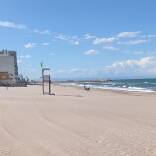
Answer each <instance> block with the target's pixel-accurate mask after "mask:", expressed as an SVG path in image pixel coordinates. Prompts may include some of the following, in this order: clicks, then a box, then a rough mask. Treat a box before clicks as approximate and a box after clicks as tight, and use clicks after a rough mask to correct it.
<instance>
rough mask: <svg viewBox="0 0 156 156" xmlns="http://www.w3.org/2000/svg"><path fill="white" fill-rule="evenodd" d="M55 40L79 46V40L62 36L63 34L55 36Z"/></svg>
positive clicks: (74, 37)
mask: <svg viewBox="0 0 156 156" xmlns="http://www.w3.org/2000/svg"><path fill="white" fill-rule="evenodd" d="M55 38H56V39H59V40H64V41H68V42H69V43H71V44H73V45H79V44H80V42H79V40H80V39H79V38H78V37H77V36H68V35H64V34H57V35H55Z"/></svg>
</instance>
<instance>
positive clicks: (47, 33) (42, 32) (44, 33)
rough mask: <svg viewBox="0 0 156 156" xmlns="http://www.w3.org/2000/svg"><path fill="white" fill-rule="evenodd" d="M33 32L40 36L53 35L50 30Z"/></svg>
mask: <svg viewBox="0 0 156 156" xmlns="http://www.w3.org/2000/svg"><path fill="white" fill-rule="evenodd" d="M33 32H34V33H36V34H40V35H51V34H52V33H51V31H50V30H42V31H41V30H37V29H35V30H34V31H33Z"/></svg>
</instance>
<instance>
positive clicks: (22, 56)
mask: <svg viewBox="0 0 156 156" xmlns="http://www.w3.org/2000/svg"><path fill="white" fill-rule="evenodd" d="M19 58H21V59H23V58H24V59H29V58H31V55H20V56H19Z"/></svg>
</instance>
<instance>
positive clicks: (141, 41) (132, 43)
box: [118, 39, 148, 45]
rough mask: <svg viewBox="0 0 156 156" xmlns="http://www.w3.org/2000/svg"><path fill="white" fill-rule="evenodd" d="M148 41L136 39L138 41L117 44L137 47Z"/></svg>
mask: <svg viewBox="0 0 156 156" xmlns="http://www.w3.org/2000/svg"><path fill="white" fill-rule="evenodd" d="M147 41H148V40H142V39H138V40H130V41H127V42H119V43H118V44H124V45H138V44H144V43H146V42H147Z"/></svg>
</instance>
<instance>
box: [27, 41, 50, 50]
mask: <svg viewBox="0 0 156 156" xmlns="http://www.w3.org/2000/svg"><path fill="white" fill-rule="evenodd" d="M48 45H50V43H49V42H44V43H31V42H29V43H27V44H25V45H24V47H25V48H27V49H32V48H36V47H43V46H48Z"/></svg>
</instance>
